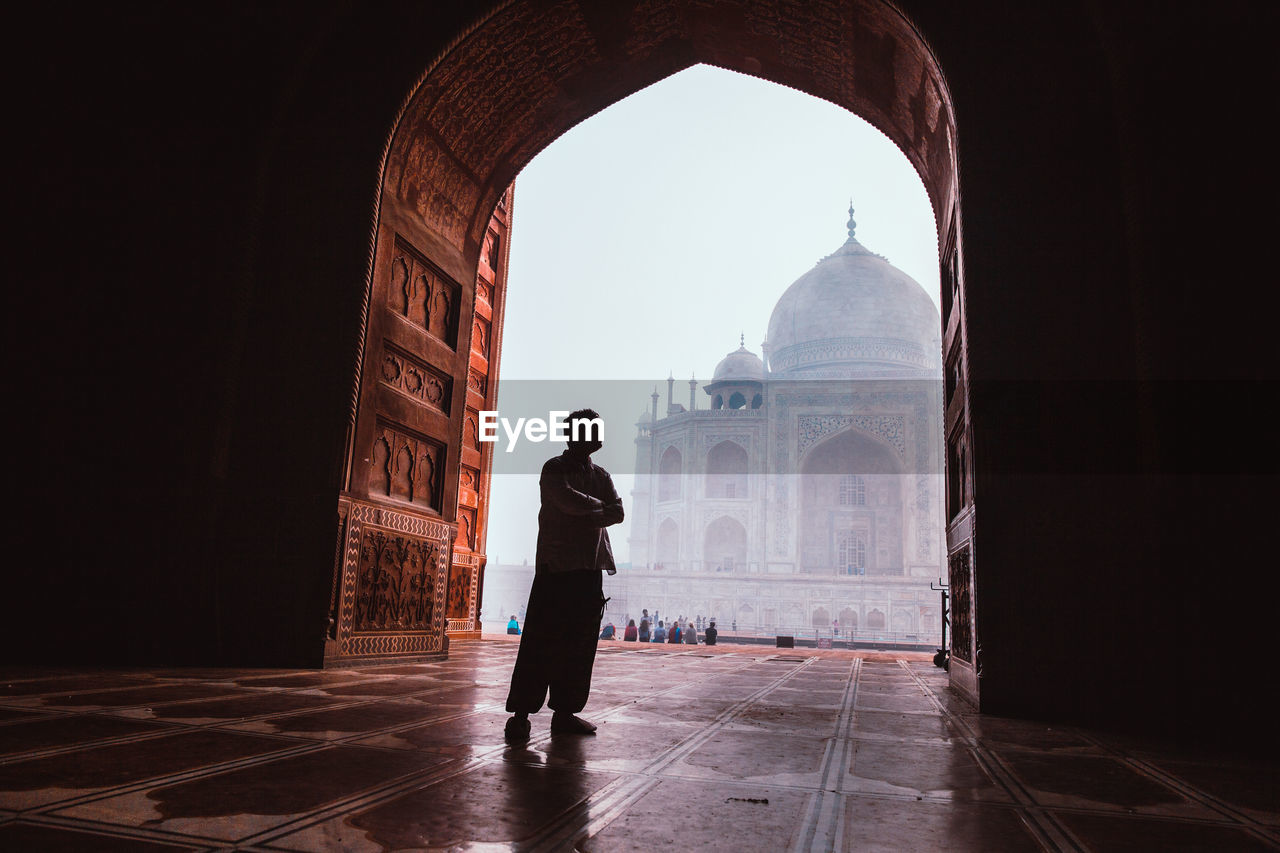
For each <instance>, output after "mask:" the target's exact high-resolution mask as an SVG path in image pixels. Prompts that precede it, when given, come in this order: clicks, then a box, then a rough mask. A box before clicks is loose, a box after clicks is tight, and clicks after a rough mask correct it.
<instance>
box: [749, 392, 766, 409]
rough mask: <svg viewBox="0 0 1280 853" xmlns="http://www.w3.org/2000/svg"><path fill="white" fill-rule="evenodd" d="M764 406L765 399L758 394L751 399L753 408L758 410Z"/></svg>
mask: <svg viewBox="0 0 1280 853" xmlns="http://www.w3.org/2000/svg"><path fill="white" fill-rule="evenodd" d="M763 405H764V397H762V396H761V395H759V394H757V395H755V396H754V397H752V398H751V408H753V409H758V408H760V407H761V406H763Z"/></svg>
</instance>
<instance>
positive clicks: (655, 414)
mask: <svg viewBox="0 0 1280 853" xmlns="http://www.w3.org/2000/svg"><path fill="white" fill-rule="evenodd" d="M649 397H650V398H651V399H652V400H653V411H651V412H650V413H649V415H650V417H652V418H653V421H652V422H653V423H655V424H656V423H657V422H658V386H657V385H654V386H653V393H652V394H650V395H649Z"/></svg>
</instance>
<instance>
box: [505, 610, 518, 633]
mask: <svg viewBox="0 0 1280 853" xmlns="http://www.w3.org/2000/svg"><path fill="white" fill-rule="evenodd" d="M507 633H508V634H519V633H520V623H519V622H517V621H516V617H515V614H514V613H513V614H511V621H510V622H508V623H507Z"/></svg>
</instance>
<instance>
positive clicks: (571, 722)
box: [504, 409, 623, 743]
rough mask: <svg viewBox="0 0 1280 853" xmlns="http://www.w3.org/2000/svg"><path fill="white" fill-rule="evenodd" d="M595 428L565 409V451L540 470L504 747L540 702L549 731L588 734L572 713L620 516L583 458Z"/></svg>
mask: <svg viewBox="0 0 1280 853" xmlns="http://www.w3.org/2000/svg"><path fill="white" fill-rule="evenodd" d="M600 431H601V421H600V415H599V414H598V413H596V412H595V411H593V410H591V409H579V410H577V411H575V412H572V413H571V414H570V415H569V417H568V433H569V441H568V447H566V448H565V450H564V452H563V453H561V454H560V455H559V456H556V457H553V458H551V459H548V460H547V462H546V463H545V464H544V465H543V466H542V476H541V478H540V480H539V481H538V488H539V491H540V492H541V498H542V506H541V508H540V509H539V511H538V547H537V553H536V555H535V558H534V565H535V567H534V575H533V588H532V589H531V590H530V592H529V604H528V606H527V607H526V609H525V622H524V634H523V636H521V638H520V650H519V652H518V653H517V654H516V665H515V669H514V670H513V671H512V673H511V689H510V691H509V692H508V693H507V710H508V711H509V712H510V713H511V715H512V716H511V718H510V719H509V720H507V725H506V728H505V731H504V735H505V737H506V739H507V741H508V742H510V743H523V742H524V741H527V740H528V739H529V729H530V726H529V715H530V714H536V713H537V712H538V711H539V710H540V709H541V708H542V704H543V702H544V701H547V704H548V705H549V706H550V708H551V709H552V711H553V712H554V713H553V714H552V717H551V731H552V733H560V734H581V735H586V734H594V733H595V730H596V727H595V726H594V725H593V724H592V723H589V722H587V721H586V720H584V719H582V718H581V717H579V716H577V714H578V712H579V711H581V710H582V709H583V708H584V707H585V706H586V704H587V697H588V695H589V694H590V692H591V668H592V666H593V665H594V664H595V658H596V642H597V636H598V635H597V633H596V632H597V630H598V629H599V626H600V620H601V619H602V618H603V616H604V608H605V604H606V603H607V602H608V599H606V598H605V597H604V587H603V582H602V580H601V576H600V573H601V572H602V571H603V572H608V573H609V574H611V575H612V574H615V573H617V571H618V567H617V565H615V563H614V561H613V548H612V547H611V546H610V544H609V534H608V532H607V531H606V530H605V528H606V527H608V526H610V525H612V524H618V523H620V522H621V521H622V519H623V510H622V498H620V497H619V496H618V490H617V489H615V488H614V486H613V479H612V478H611V477H610V476H609V472H608V471H606V470H604V469H603V468H601V467H600V466H599V465H596V464H594V463H592V461H591V454H592V453H594V452H596V451H597V450H599V449H600V448H601V447H603V446H604V443H603V442H602V441H601V440H600V438H601V436H600ZM548 691H549V692H550V699H549V701H548V699H547V695H548Z"/></svg>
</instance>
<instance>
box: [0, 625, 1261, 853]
mask: <svg viewBox="0 0 1280 853" xmlns="http://www.w3.org/2000/svg"><path fill="white" fill-rule="evenodd" d="M516 639H517V638H514V637H512V638H507V637H505V636H503V637H495V638H491V639H484V640H479V641H470V642H461V643H455V644H454V645H453V648H452V651H451V655H450V659H449V660H448V661H443V662H432V663H421V664H396V665H384V666H368V667H360V668H356V669H350V670H326V671H323V672H315V671H266V670H148V671H92V672H87V671H81V672H69V671H60V672H52V671H43V672H42V671H37V670H26V671H19V670H12V671H9V672H0V850H86V851H114V850H157V851H159V850H222V849H242V850H354V851H362V850H378V851H381V850H402V849H420V848H454V849H470V850H487V849H500V850H508V849H517V850H580V851H583V852H584V853H598V851H610V850H637V849H644V850H655V849H669V848H679V849H682V850H686V851H695V850H696V851H701V850H725V851H733V852H734V853H743V851H756V850H759V851H787V850H805V851H811V850H892V851H907V850H909V851H919V850H961V851H967V850H974V851H991V850H1002V851H1003V850H1014V851H1016V850H1042V849H1047V850H1099V851H1102V850H1162V851H1163V850H1275V849H1280V802H1278V798H1280V795H1278V793H1277V791H1278V789H1280V779H1278V778H1277V777H1278V775H1280V774H1278V773H1277V768H1276V767H1275V766H1274V764H1271V763H1267V762H1262V761H1251V760H1246V759H1241V758H1238V757H1234V758H1223V757H1222V756H1219V755H1211V754H1207V753H1203V752H1199V751H1196V750H1191V749H1179V748H1171V747H1169V746H1168V745H1164V746H1161V745H1159V744H1149V743H1140V742H1137V741H1134V740H1131V739H1126V738H1122V737H1119V736H1114V735H1103V734H1098V733H1094V732H1090V731H1084V730H1079V729H1072V728H1061V727H1049V726H1046V725H1044V724H1040V723H1033V722H1027V721H1021V720H1013V719H1001V718H996V717H982V716H978V715H975V714H973V713H972V712H971V711H970V709H968V708H967V706H965V705H964V704H963V703H961V702H959V701H957V700H956V699H955V698H953V697H952V696H951V695H950V694H949V693H948V692H947V691H946V676H945V674H944V673H943V672H942V671H941V670H938V669H936V668H935V667H934V666H933V665H932V663H931V662H930V661H929V659H928V657H927V656H925V655H912V654H901V653H856V652H848V651H826V650H822V651H819V650H806V649H796V650H790V649H787V650H778V649H771V648H765V647H761V646H717V647H715V648H706V647H703V646H698V647H679V646H677V647H670V646H652V647H651V646H642V645H638V644H635V643H622V642H602V643H601V644H600V652H599V655H598V656H597V659H596V676H595V680H594V688H593V691H592V697H591V702H590V704H589V705H588V707H587V710H586V711H585V712H584V716H587V717H589V718H590V719H592V720H594V721H596V722H597V723H599V724H600V730H599V733H598V735H597V736H595V737H590V738H583V737H575V736H556V737H554V738H553V737H551V736H550V735H549V733H548V731H547V725H548V723H549V721H550V715H549V714H548V713H545V712H544V713H542V714H539V715H538V716H537V717H535V718H534V719H533V722H534V732H533V740H532V741H531V742H530V743H529V744H528V745H527V747H521V748H511V747H508V746H506V745H505V744H504V743H503V742H502V726H503V722H504V720H505V718H506V715H505V714H504V713H503V710H502V705H503V701H504V699H505V696H506V689H507V680H508V678H509V677H510V673H511V667H512V664H513V663H514V660H515V650H516V643H515V640H516ZM669 649H674V651H672V650H669Z"/></svg>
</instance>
